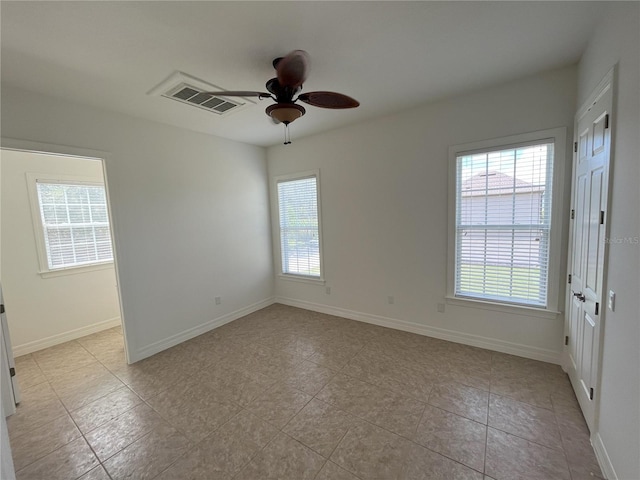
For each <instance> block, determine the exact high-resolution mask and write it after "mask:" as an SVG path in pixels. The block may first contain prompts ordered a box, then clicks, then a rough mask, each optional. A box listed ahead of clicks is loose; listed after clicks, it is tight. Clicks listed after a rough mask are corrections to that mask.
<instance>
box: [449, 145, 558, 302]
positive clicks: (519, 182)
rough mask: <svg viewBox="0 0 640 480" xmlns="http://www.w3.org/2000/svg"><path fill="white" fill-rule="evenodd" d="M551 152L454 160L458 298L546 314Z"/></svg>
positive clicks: (533, 148)
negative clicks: (541, 310) (537, 309)
mask: <svg viewBox="0 0 640 480" xmlns="http://www.w3.org/2000/svg"><path fill="white" fill-rule="evenodd" d="M553 150H554V144H553V142H548V141H542V142H537V143H535V144H524V145H520V146H515V147H508V148H507V147H504V148H500V149H495V150H493V151H485V152H480V153H470V154H459V155H457V156H456V226H455V230H456V231H455V242H456V245H455V247H456V248H455V295H456V296H458V297H467V298H476V299H482V300H488V301H498V302H506V303H514V304H521V305H528V306H534V307H546V306H547V293H548V292H547V290H548V284H549V282H548V279H549V238H550V229H551V181H552V175H553V172H552V165H553Z"/></svg>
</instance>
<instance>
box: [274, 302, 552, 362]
mask: <svg viewBox="0 0 640 480" xmlns="http://www.w3.org/2000/svg"><path fill="white" fill-rule="evenodd" d="M275 302H276V303H282V304H284V305H290V306H292V307H298V308H304V309H306V310H313V311H314V312H320V313H326V314H329V315H335V316H337V317H343V318H348V319H350V320H357V321H359V322H365V323H371V324H373V325H379V326H381V327H389V328H395V329H396V330H403V331H405V332H411V333H417V334H419V335H425V336H427V337H434V338H439V339H441V340H448V341H450V342H455V343H462V344H465V345H471V346H474V347H480V348H486V349H487V350H494V351H496V352H502V353H508V354H511V355H517V356H519V357H525V358H531V359H533V360H540V361H543V362H549V363H555V364H560V360H561V353H560V352H555V351H553V350H547V349H544V348H538V347H532V346H529V345H522V344H519V343H512V342H506V341H503V340H497V339H494V338H488V337H482V336H480V335H473V334H469V333H462V332H458V331H455V330H447V329H445V328H438V327H431V326H428V325H420V324H417V323H413V322H407V321H405V320H398V319H395V318H389V317H382V316H380V315H373V314H370V313H362V312H356V311H353V310H347V309H344V308H340V307H333V306H330V305H322V304H319V303H312V302H307V301H304V300H296V299H293V298H286V297H276V299H275Z"/></svg>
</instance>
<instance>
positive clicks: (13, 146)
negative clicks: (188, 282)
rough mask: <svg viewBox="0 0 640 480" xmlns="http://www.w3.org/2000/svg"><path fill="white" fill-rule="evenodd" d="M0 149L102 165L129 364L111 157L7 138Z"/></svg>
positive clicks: (85, 149) (119, 305) (98, 153)
mask: <svg viewBox="0 0 640 480" xmlns="http://www.w3.org/2000/svg"><path fill="white" fill-rule="evenodd" d="M0 148H1V149H3V150H16V151H20V152H31V153H40V154H45V155H61V156H65V157H79V158H84V159H88V160H95V161H100V163H101V165H102V176H103V178H104V186H105V192H106V194H107V213H108V215H109V226H110V230H111V244H112V248H113V267H114V270H115V274H116V289H117V292H118V308H119V309H120V322H121V324H122V334H123V337H124V354H125V359H126V361H127V363H128V364H130V363H131V361H130V355H129V351H130V348H129V342H128V340H127V324H126V321H125V313H124V308H123V306H122V290H121V286H120V285H121V283H120V273H119V268H118V251H119V250H120V249H119V246H120V241H119V237H118V231H119V228H118V227H117V220H116V219H115V218H114V215H113V209H112V207H111V196H110V190H111V189H110V188H109V177H108V174H107V165H108V164H111V162H112V160H111V155H110V154H109V152H104V151H101V150H90V149H88V148H80V147H70V146H67V145H56V144H52V143H42V142H34V141H31V140H21V139H15V138H8V137H2V138H1V139H0Z"/></svg>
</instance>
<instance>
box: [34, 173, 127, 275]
mask: <svg viewBox="0 0 640 480" xmlns="http://www.w3.org/2000/svg"><path fill="white" fill-rule="evenodd" d="M26 178H27V190H28V193H29V203H30V206H31V219H32V222H33V230H34V237H35V243H36V252H37V254H38V263H39V267H40V269H39V270H38V274H39V275H40V276H41V277H42V278H51V277H57V276H62V275H73V274H78V273H85V272H92V271H98V270H105V269H109V268H114V259H113V258H112V259H111V260H106V261H99V262H93V263H87V264H83V265H72V266H67V267H61V268H50V267H49V257H48V255H47V247H46V244H45V233H44V225H43V224H42V214H41V212H40V198H39V196H38V187H37V184H38V183H58V184H64V185H87V186H101V187H103V188H104V190H105V198H106V205H107V218H108V219H109V235H110V236H111V251H112V254H113V256H114V257H115V252H114V239H113V230H112V222H111V214H110V208H109V196H108V193H107V186H106V184H105V182H104V181H102V180H101V179H99V178H95V177H80V176H71V175H62V174H36V173H27V174H26Z"/></svg>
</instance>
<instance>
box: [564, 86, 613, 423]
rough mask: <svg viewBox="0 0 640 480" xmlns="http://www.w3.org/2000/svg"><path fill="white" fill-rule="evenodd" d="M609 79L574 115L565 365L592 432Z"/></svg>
mask: <svg viewBox="0 0 640 480" xmlns="http://www.w3.org/2000/svg"><path fill="white" fill-rule="evenodd" d="M608 79H609V81H605V82H604V84H601V85H600V86H599V88H598V89H597V90H596V93H594V95H593V96H592V97H591V98H592V100H591V101H590V102H589V103H588V105H587V106H585V107H583V108H582V109H581V110H580V111H579V112H578V114H577V115H576V125H575V133H574V135H575V143H574V162H573V192H572V211H571V218H572V220H571V222H572V236H571V244H570V258H569V273H570V274H571V277H570V282H571V283H570V285H569V289H568V297H569V298H568V299H567V304H568V308H567V311H568V312H569V314H568V317H567V325H566V335H567V337H566V338H565V344H566V345H567V346H566V347H565V348H566V354H567V358H568V361H567V365H566V368H567V373H568V374H569V377H570V379H571V383H572V385H573V388H574V390H575V393H576V396H577V398H578V402H579V403H580V407H581V408H582V412H583V414H584V416H585V419H586V421H587V424H588V425H589V428H590V429H592V430H593V427H594V422H595V412H596V408H595V404H596V401H597V396H598V393H599V392H598V381H599V364H600V340H601V336H602V335H601V333H602V321H603V314H604V308H605V305H604V304H603V298H604V296H603V281H604V261H605V254H606V252H605V245H606V244H605V233H606V223H607V220H608V219H607V194H608V186H609V157H610V153H609V152H610V146H611V130H612V124H611V122H612V116H611V108H612V98H613V96H612V91H611V90H612V80H613V75H610V76H608Z"/></svg>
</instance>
